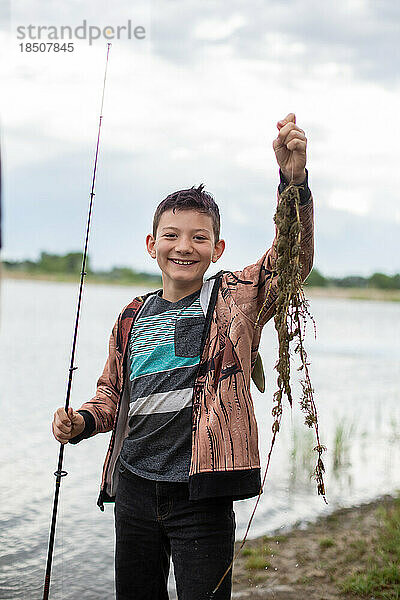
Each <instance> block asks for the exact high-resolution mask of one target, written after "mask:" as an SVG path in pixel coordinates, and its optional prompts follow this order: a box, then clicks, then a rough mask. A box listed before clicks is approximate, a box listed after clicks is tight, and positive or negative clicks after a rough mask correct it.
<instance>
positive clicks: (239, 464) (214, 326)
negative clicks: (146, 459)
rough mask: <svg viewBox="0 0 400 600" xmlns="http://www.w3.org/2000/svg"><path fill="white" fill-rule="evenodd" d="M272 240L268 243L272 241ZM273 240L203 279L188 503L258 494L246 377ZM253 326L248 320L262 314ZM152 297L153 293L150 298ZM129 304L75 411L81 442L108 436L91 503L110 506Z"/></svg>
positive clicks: (123, 398) (304, 244)
mask: <svg viewBox="0 0 400 600" xmlns="http://www.w3.org/2000/svg"><path fill="white" fill-rule="evenodd" d="M300 218H301V222H302V241H301V264H302V272H303V279H305V278H306V277H307V275H308V274H309V272H310V270H311V267H312V262H313V251H314V231H313V203H312V198H310V200H309V201H308V202H306V203H305V204H303V205H301V206H300ZM275 239H276V238H275ZM275 261H276V248H275V240H274V242H273V243H272V246H271V248H270V249H269V250H268V251H267V252H266V253H265V254H264V255H263V256H262V257H261V258H260V260H259V261H258V262H256V263H255V264H253V265H250V266H248V267H245V268H244V269H243V270H242V271H236V272H231V271H228V272H227V271H224V272H221V273H219V274H218V275H216V276H214V277H213V278H211V279H208V280H207V281H206V282H205V283H204V284H203V287H202V290H201V295H200V301H201V302H202V305H203V309H204V310H205V313H206V322H205V327H204V332H203V339H202V350H201V359H200V364H199V368H198V373H197V376H196V380H195V384H194V389H193V410H192V457H191V464H190V473H189V490H190V498H191V499H193V500H194V499H199V498H205V497H213V496H231V497H232V498H233V499H234V500H238V499H242V498H249V497H251V496H255V495H257V494H258V493H259V490H260V486H261V478H260V459H259V451H258V433H257V423H256V419H255V415H254V409H253V401H252V398H251V394H250V379H251V374H252V370H253V369H254V366H255V363H256V358H257V355H258V347H259V343H260V336H261V331H262V328H263V326H264V325H265V323H266V322H267V321H268V320H269V319H271V317H272V316H273V314H274V304H275V300H276V279H277V275H276V273H275V272H274V267H275ZM268 289H269V293H268V301H267V303H266V305H265V306H264V308H263V310H262V314H261V318H260V320H259V322H258V323H257V324H256V319H257V315H258V313H259V311H260V310H261V309H262V307H263V304H264V300H265V298H266V295H267V290H268ZM151 293H155V292H151ZM148 295H149V294H147V295H146V296H143V297H138V298H135V299H134V300H133V301H132V302H131V303H130V304H129V305H128V306H127V307H126V308H125V309H124V310H123V311H122V312H121V314H120V315H119V317H118V320H117V322H116V323H115V325H114V328H113V331H112V334H111V337H110V343H109V355H108V359H107V362H106V365H105V367H104V371H103V373H102V375H101V377H100V378H99V380H98V383H97V392H96V395H95V397H94V398H93V399H92V400H90V401H89V402H86V403H85V404H83V405H82V407H81V408H80V410H81V411H82V414H83V416H84V418H85V423H86V427H85V431H84V432H83V434H81V435H80V436H77V437H76V438H73V439H72V440H71V443H77V442H79V441H80V440H81V439H83V438H87V437H90V436H92V435H95V434H97V433H101V432H107V431H110V430H112V435H111V440H110V444H109V448H108V451H107V455H106V459H105V463H104V468H103V477H102V483H101V491H100V496H99V499H98V505H99V506H100V508H101V509H102V510H104V505H103V502H112V501H113V500H114V497H115V491H116V486H117V484H118V468H116V467H117V464H118V457H119V453H120V451H121V448H122V443H123V440H124V439H125V437H126V435H127V434H128V410H129V397H128V393H127V391H126V390H127V386H125V385H124V383H125V378H126V365H125V363H126V354H127V352H126V350H127V346H128V339H129V333H130V329H131V327H132V323H133V321H134V319H135V317H136V315H137V314H138V312H139V310H140V308H141V307H142V306H143V303H144V301H145V299H146V297H147V296H148Z"/></svg>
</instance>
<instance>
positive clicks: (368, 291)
mask: <svg viewBox="0 0 400 600" xmlns="http://www.w3.org/2000/svg"><path fill="white" fill-rule="evenodd" d="M2 276H3V278H4V279H27V280H28V279H30V280H33V281H35V280H36V281H61V282H70V283H77V282H78V281H79V275H70V274H67V273H35V274H32V273H28V272H24V271H15V270H9V269H6V268H5V267H4V266H3V268H2ZM86 281H87V283H101V284H107V285H135V286H139V287H143V288H145V289H147V288H148V289H152V288H157V287H161V278H160V283H159V284H157V283H153V282H149V281H148V280H146V279H143V280H141V279H137V280H136V279H135V281H134V282H133V281H132V280H131V279H124V278H119V279H113V278H111V277H106V276H100V275H92V274H89V275H88V276H87V278H86ZM305 293H306V296H307V297H308V298H310V299H312V298H344V299H348V300H379V301H384V302H400V290H380V289H375V288H341V287H333V286H332V287H331V286H330V287H310V286H305Z"/></svg>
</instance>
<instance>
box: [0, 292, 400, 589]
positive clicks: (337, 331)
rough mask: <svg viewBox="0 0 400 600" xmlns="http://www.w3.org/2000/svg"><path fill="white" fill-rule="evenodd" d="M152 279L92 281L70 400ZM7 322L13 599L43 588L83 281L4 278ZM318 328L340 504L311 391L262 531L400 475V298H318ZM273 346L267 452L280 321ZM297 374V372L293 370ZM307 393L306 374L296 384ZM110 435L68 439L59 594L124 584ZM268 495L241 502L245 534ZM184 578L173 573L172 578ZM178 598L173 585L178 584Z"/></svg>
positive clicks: (5, 407)
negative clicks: (56, 417) (110, 492)
mask: <svg viewBox="0 0 400 600" xmlns="http://www.w3.org/2000/svg"><path fill="white" fill-rule="evenodd" d="M142 291H143V290H139V289H133V288H128V287H112V286H100V285H99V286H90V285H88V286H87V287H86V289H85V292H84V302H83V310H82V319H81V327H80V333H79V339H78V350H77V356H76V364H77V365H78V367H79V370H78V371H77V372H76V373H75V376H74V383H73V390H72V397H71V406H73V407H74V408H78V407H79V406H80V404H81V403H82V402H83V401H85V400H86V399H88V398H90V397H92V396H93V393H94V390H95V384H96V380H97V377H98V375H99V374H100V372H101V370H102V367H103V363H104V361H105V357H106V352H107V343H108V336H109V332H110V330H111V327H112V325H113V323H114V321H115V319H116V316H117V314H118V312H119V310H120V308H121V307H122V306H124V305H125V304H127V303H128V302H129V301H130V299H131V298H132V297H133V296H134V295H136V294H137V293H140V292H142ZM1 296H2V302H1V314H0V318H1V323H0V340H1V349H0V353H1V356H0V381H1V387H0V391H1V416H2V419H1V424H0V428H1V444H2V449H1V453H0V472H1V479H2V485H1V492H0V493H1V516H0V598H2V599H6V600H11V599H14V598H15V599H16V598H26V599H29V600H36V599H38V600H39V599H40V598H42V589H43V578H44V571H45V565H46V556H47V544H48V534H49V525H50V517H51V510H52V503H53V493H54V481H55V478H54V476H53V472H54V471H55V469H56V465H57V457H58V451H59V444H58V443H57V442H56V441H55V440H54V438H53V437H52V434H51V421H52V415H53V412H54V410H55V409H56V408H57V407H58V406H62V405H63V404H64V402H65V390H66V378H67V370H68V366H69V355H70V347H71V341H72V326H73V321H74V314H75V304H76V297H77V286H76V285H72V284H68V283H51V282H39V281H37V282H33V281H12V280H5V281H3V282H2V290H1ZM311 312H312V313H313V315H314V318H315V321H316V323H317V330H318V331H317V339H316V340H314V338H313V331H312V326H311V327H310V328H309V331H308V334H307V338H306V348H307V349H308V354H309V358H310V361H311V367H310V372H311V379H312V382H313V386H314V388H315V399H316V403H317V407H318V412H319V418H320V434H321V441H322V443H323V444H325V445H326V446H327V447H328V451H327V452H326V453H325V455H324V459H325V466H326V470H327V473H326V487H327V499H328V502H329V504H328V506H326V505H325V504H324V503H323V500H322V498H321V497H318V496H317V494H316V491H315V484H314V482H313V481H310V472H311V471H312V468H313V461H314V456H313V454H314V453H313V452H312V448H313V446H314V445H315V443H314V440H313V437H312V434H311V431H310V430H309V429H308V428H306V427H305V426H304V425H303V424H302V422H303V419H302V414H301V412H300V408H299V405H298V403H297V404H295V405H294V406H293V410H292V411H291V410H290V409H289V408H288V407H286V408H285V412H284V415H283V427H282V430H281V432H280V433H279V437H278V441H277V443H276V446H275V449H274V452H273V456H272V462H271V466H270V471H269V475H268V478H267V483H266V486H265V490H264V493H263V495H262V497H261V501H260V504H259V506H258V509H257V512H256V516H255V519H254V522H253V525H252V529H251V532H250V537H252V536H253V537H254V536H258V535H261V534H266V533H270V532H272V531H275V530H278V529H282V531H284V530H285V529H287V528H290V527H291V526H293V524H295V523H297V522H306V521H307V520H312V519H314V518H315V517H316V516H318V515H321V514H326V513H327V512H330V511H332V510H333V509H335V508H337V507H338V506H349V505H353V504H357V503H361V502H364V501H367V500H370V499H372V498H374V497H376V496H379V495H381V494H384V493H390V492H393V491H395V490H396V489H399V488H400V469H399V464H400V463H399V459H400V385H399V381H400V304H395V303H393V304H391V303H383V302H382V303H380V302H372V301H371V302H369V301H362V302H360V301H348V300H343V299H323V298H319V299H315V300H313V301H312V302H311ZM260 350H261V354H262V357H263V360H264V365H265V371H266V376H267V390H266V392H265V394H260V393H258V392H257V390H255V389H253V398H254V403H255V408H256V415H257V419H258V424H259V436H260V449H261V455H262V463H263V466H265V462H266V456H267V453H268V448H269V443H270V440H271V424H272V420H271V417H270V412H271V406H272V395H273V392H274V391H275V387H274V386H275V381H276V373H275V371H274V369H273V368H274V364H275V361H276V353H277V342H276V337H275V331H274V328H273V324H272V322H271V323H269V324H268V325H267V326H266V327H265V329H264V333H263V339H262V345H261V348H260ZM294 377H295V378H296V377H297V372H296V371H294ZM295 389H296V390H297V396H296V397H297V398H298V397H299V395H298V386H297V387H296V386H295ZM108 439H109V434H106V435H98V436H96V437H95V438H92V439H90V440H88V441H84V442H83V443H81V444H79V445H78V446H76V447H72V446H68V445H67V446H66V449H65V461H64V468H65V469H66V470H67V471H68V472H69V475H68V477H66V478H64V479H63V481H62V485H61V494H60V503H59V513H58V524H57V536H56V545H55V553H54V561H53V572H52V585H51V598H53V599H61V598H62V599H65V600H76V599H77V598H80V599H87V600H98V599H99V597H100V596H99V589H100V590H101V598H102V599H105V600H106V599H111V598H113V595H114V584H113V577H114V573H113V555H114V529H113V527H114V524H113V508H112V505H107V506H106V510H105V512H104V513H102V512H100V511H99V509H98V508H97V506H96V500H97V495H98V489H99V483H100V475H101V467H102V464H103V458H104V455H105V451H106V448H107V445H108ZM254 502H255V499H250V500H245V501H240V502H236V503H235V511H236V520H237V539H240V537H241V536H242V535H243V533H244V530H245V528H246V524H247V520H248V518H249V516H250V514H251V511H252V509H253V506H254ZM172 589H173V581H172V576H171V590H172ZM171 597H174V593H173V591H171Z"/></svg>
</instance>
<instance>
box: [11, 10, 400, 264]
mask: <svg viewBox="0 0 400 600" xmlns="http://www.w3.org/2000/svg"><path fill="white" fill-rule="evenodd" d="M19 6H20V8H21V6H22V5H19ZM31 6H35V7H37V6H38V5H37V4H36V3H35V4H34V5H33V4H32V5H31ZM163 6H164V5H163ZM169 6H170V7H171V13H170V14H171V15H172V14H178V16H179V11H178V5H177V4H176V3H174V2H171V4H170V5H169ZM185 7H186V8H185V11H186V12H185V18H187V17H188V15H189V14H191V15H192V17H193V18H192V20H188V21H187V22H188V27H186V28H185V29H184V30H182V31H180V30H179V26H180V24H181V21H180V20H179V19H178V20H177V21H176V22H175V21H173V20H172V16H171V17H170V20H168V12H166V9H165V7H164V8H160V6H158V7H157V10H158V8H160V11H161V13H160V14H158V13H157V14H154V15H153V24H152V27H153V25H154V21H157V20H158V21H159V24H160V23H161V24H162V25H163V26H165V27H166V25H168V26H170V27H171V34H170V36H168V32H169V30H168V29H167V28H165V29H164V30H163V31H159V30H158V32H157V27H156V26H155V25H154V32H155V33H154V36H153V38H152V39H151V40H149V43H147V42H146V44H145V45H143V46H141V45H140V43H132V44H127V43H123V42H120V43H114V44H113V47H112V50H111V55H110V64H109V72H108V83H107V89H106V97H105V106H104V121H103V131H102V142H101V143H102V146H101V160H102V157H103V156H104V160H105V159H107V163H105V162H104V163H103V164H102V168H103V171H102V173H103V175H102V176H103V177H104V178H108V179H107V181H108V182H109V183H108V184H109V185H110V186H112V189H110V191H109V193H110V194H112V196H113V203H114V204H113V205H114V207H115V209H116V210H118V207H119V206H121V207H122V206H126V205H128V204H129V203H131V202H132V198H133V197H134V196H135V193H136V192H137V194H138V195H139V196H140V198H141V204H140V210H142V211H145V210H146V211H147V212H146V214H145V216H146V219H149V218H150V213H151V207H152V205H153V204H154V203H155V201H156V199H157V200H159V199H161V198H160V197H163V196H164V195H166V193H168V192H169V191H171V190H172V189H176V188H178V187H185V186H188V185H193V184H194V183H200V181H205V182H206V184H207V186H208V187H209V188H210V189H211V191H212V192H213V191H215V192H216V193H217V194H218V198H220V199H221V203H222V207H223V208H224V213H225V215H226V218H227V219H228V220H229V219H230V220H231V221H232V223H237V224H241V225H245V219H247V218H248V215H251V217H252V218H253V217H254V218H255V219H259V218H260V215H261V214H262V215H265V209H266V207H268V210H269V208H271V207H272V206H273V203H274V196H275V187H276V183H277V170H278V169H277V165H276V162H275V159H274V156H273V151H272V140H273V139H274V137H275V136H276V133H277V129H276V121H277V120H278V119H279V118H281V117H283V116H284V115H285V114H286V113H288V112H291V111H293V110H294V111H296V114H297V118H298V124H299V125H300V126H301V127H302V128H303V129H304V130H305V132H306V134H307V136H308V140H309V145H308V167H309V171H310V182H311V185H312V189H313V192H314V196H315V198H316V201H317V202H318V204H319V206H321V207H326V208H327V209H328V208H330V209H335V210H337V209H340V210H342V211H346V212H347V213H349V214H352V215H354V216H355V217H357V215H358V216H360V215H364V216H365V217H368V218H379V219H381V220H382V221H386V222H387V223H388V224H391V223H393V219H395V218H399V217H398V215H399V213H398V204H399V202H398V193H397V192H396V190H397V189H398V188H399V186H400V170H399V169H398V150H397V140H398V139H399V134H400V125H399V121H398V119H397V112H398V95H399V89H398V87H399V86H398V85H397V84H396V82H395V81H394V82H393V84H392V85H391V86H390V87H389V86H387V85H385V84H383V83H382V82H381V80H376V81H375V80H370V79H368V78H364V79H361V78H360V77H358V76H357V68H356V63H355V62H354V60H353V58H354V56H353V50H354V49H350V50H348V49H347V50H346V52H347V54H346V52H345V53H344V54H343V55H342V58H341V59H340V60H339V59H335V55H334V54H332V56H328V55H327V50H326V48H327V44H328V42H329V41H332V40H329V39H326V40H324V41H323V42H322V41H321V42H318V43H320V46H319V47H320V49H321V56H318V57H317V56H316V57H315V58H316V60H313V57H312V56H311V55H310V45H309V44H310V40H309V38H308V37H307V36H306V35H303V37H302V36H301V35H300V33H301V27H300V24H299V28H298V29H299V32H298V34H297V35H294V34H293V30H292V29H291V28H290V27H289V26H288V29H287V32H286V33H282V32H281V31H280V30H279V28H277V30H276V31H275V28H274V22H273V19H272V20H271V23H270V24H269V29H268V28H267V29H265V30H263V31H262V32H261V34H260V35H259V37H257V34H258V30H254V29H251V27H255V26H256V25H258V22H257V23H256V20H255V19H256V17H252V18H250V17H249V13H247V12H245V11H241V10H239V9H236V8H235V6H233V7H232V10H231V11H230V13H231V14H228V13H227V12H226V10H225V9H224V10H225V12H223V13H218V12H217V13H216V15H214V16H213V15H212V14H211V12H210V11H206V12H205V13H204V15H203V13H201V15H200V13H199V11H198V10H197V8H196V7H195V5H193V6H192V4H191V3H190V2H189V3H188V4H186V5H185ZM275 9H276V10H275ZM275 9H274V10H275V12H274V13H273V15H274V16H275V17H276V18H277V16H279V18H281V17H282V18H283V15H284V14H286V8H285V7H282V6H281V5H279V7H278V5H277V6H276V7H275ZM40 10H41V11H42V12H40V11H39V13H38V15H37V19H39V18H41V19H43V18H44V16H45V11H44V9H43V7H42V9H40ZM124 10H125V13H124ZM173 10H174V11H175V10H176V11H178V12H173ZM43 11H44V12H43ZM348 11H349V12H348V14H350V13H351V12H352V11H353V14H354V15H361V17H362V18H367V16H368V11H367V8H366V4H365V3H363V2H357V3H355V4H354V6H352V7H350V8H349V9H348ZM128 13H129V11H128V9H127V8H126V7H125V9H121V8H120V10H119V12H118V15H119V18H120V19H125V18H126V14H128ZM26 14H27V15H29V11H28V12H27V13H26ZM83 14H84V12H83V8H82V9H80V8H78V7H77V5H76V6H75V5H69V9H68V11H67V13H65V14H63V15H62V16H63V18H68V19H75V20H76V21H79V19H81V15H83ZM271 14H272V13H271ZM18 15H22V12H21V10H19V12H18ZM53 16H54V15H53ZM85 16H87V17H88V18H94V17H93V15H92V13H91V12H90V10H87V15H86V13H85ZM266 16H267V12H265V11H264V12H263V11H260V14H259V15H257V19H259V20H260V22H261V21H263V19H264V20H265V19H266ZM317 16H318V14H317V12H316V13H315V14H313V15H311V16H310V18H311V17H313V18H317ZM336 16H337V18H338V19H339V13H337V15H336ZM114 17H115V18H117V16H115V15H114ZM342 17H343V15H342V14H341V13H340V19H342ZM361 17H360V18H361ZM109 18H111V13H110V12H108V13H105V14H104V15H103V16H102V19H104V21H105V22H106V20H107V19H109ZM182 18H183V17H182ZM271 18H272V17H271ZM340 19H339V20H340ZM190 23H191V24H192V27H190V26H189V25H190ZM156 24H157V23H156ZM322 25H324V26H325V25H326V23H325V22H324V23H322V22H321V26H322ZM174 28H175V29H176V31H175V29H174ZM249 28H250V29H249ZM174 32H175V33H174ZM163 35H164V36H165V38H163ZM174 35H175V37H174ZM207 35H208V36H209V37H208V38H207ZM245 35H246V36H247V37H246V38H244V37H243V36H245ZM180 36H182V39H181V37H180ZM199 38H202V41H203V42H207V43H202V44H201V45H198V44H200V41H201V40H199ZM244 39H246V41H247V42H248V43H251V44H252V45H253V46H255V47H257V48H258V50H259V52H258V54H257V53H256V54H254V55H251V53H250V52H249V51H248V49H246V50H244V51H243V53H242V54H238V53H237V52H235V48H236V47H237V44H238V43H239V40H241V41H242V42H244ZM160 40H164V42H163V43H164V44H167V43H171V44H172V43H175V42H176V43H177V44H178V45H179V43H180V42H181V41H182V46H181V48H180V53H181V58H182V60H178V59H177V60H171V55H170V54H168V53H167V51H165V55H164V54H163V53H162V52H161V48H163V47H165V48H166V46H160V45H157V44H159V43H160ZM169 40H170V42H169ZM178 42H179V43H178ZM314 42H315V43H316V44H317V46H318V43H317V41H316V38H315V39H314ZM0 44H1V46H2V47H3V48H4V47H7V48H13V52H12V53H10V56H9V60H7V61H5V60H3V61H2V63H1V65H0V78H1V82H2V97H1V118H2V127H3V129H4V132H5V135H4V141H3V156H4V157H5V168H6V173H5V179H7V171H10V172H12V173H15V174H16V180H15V183H14V187H13V191H12V194H13V196H12V195H11V196H9V198H7V200H8V201H9V202H10V208H9V209H8V210H7V213H8V214H9V215H10V216H9V217H7V218H9V219H10V223H11V224H12V226H14V225H13V221H12V219H13V214H14V213H13V210H14V208H13V207H12V202H18V201H20V200H19V199H20V198H26V196H27V189H28V190H29V193H32V192H33V191H34V190H32V186H29V183H28V182H27V181H25V177H24V174H25V173H27V172H29V170H30V169H31V168H34V169H35V172H37V173H38V176H40V177H41V178H42V179H43V180H47V181H48V184H49V186H50V181H51V180H50V179H49V176H48V169H49V165H52V169H54V164H57V163H58V164H59V165H60V169H61V171H60V173H62V168H63V167H65V171H66V172H67V173H68V178H70V179H72V180H73V179H74V178H75V179H79V178H82V177H83V173H85V170H84V169H87V170H90V168H91V161H92V156H93V150H94V143H95V138H96V135H97V123H98V111H99V105H100V93H101V85H102V78H103V70H104V59H105V48H106V46H105V43H103V42H102V43H100V42H99V43H97V44H94V45H93V46H92V47H89V46H88V45H87V44H85V43H79V44H77V45H76V50H75V52H74V53H71V54H69V55H58V56H55V55H54V54H51V53H47V54H36V55H33V54H28V53H21V52H19V49H18V46H17V44H16V40H15V36H14V33H13V32H11V33H8V34H7V33H3V34H2V38H1V40H0ZM190 44H193V46H191V45H190ZM328 45H329V44H328ZM174 48H175V47H174ZM175 50H176V51H178V50H177V48H175ZM175 50H174V51H175ZM187 52H189V55H190V56H191V57H192V60H191V61H189V60H184V59H186V58H187V57H186V55H185V53H187ZM346 56H347V59H346ZM343 57H345V59H343ZM317 58H318V60H317ZM66 157H76V164H75V162H73V161H72V159H69V158H66ZM85 157H86V158H85ZM66 161H69V162H66ZM78 166H79V167H80V170H79V171H77V168H78ZM71 169H73V170H71ZM54 193H56V190H55V192H54ZM25 201H26V200H24V202H25ZM248 207H250V210H249V209H248ZM15 210H16V209H15ZM43 210H45V208H43ZM62 210H63V209H62V207H61V206H60V211H61V212H62ZM7 213H6V214H7ZM147 213H149V214H147ZM100 214H101V213H100ZM143 214H144V213H143ZM324 215H325V213H324ZM60 216H61V214H60ZM323 218H325V216H324V217H323ZM99 219H101V216H99ZM107 225H108V226H109V227H112V226H113V224H112V222H111V221H110V219H108V221H107ZM42 226H43V228H45V227H46V223H45V219H43V225H42ZM252 235H253V232H251V231H249V232H248V233H243V232H242V233H241V242H240V243H241V246H242V247H244V252H246V247H247V245H248V247H249V248H250V249H251V243H250V241H249V242H248V244H247V242H244V241H243V240H244V239H247V240H250V237H251V236H252ZM258 235H259V236H260V240H261V237H262V233H261V230H260V231H259V233H258ZM246 236H247V238H246ZM10 237H11V236H9V238H8V239H10ZM42 237H43V238H44V237H45V236H42ZM27 243H28V242H27ZM65 249H67V248H65ZM250 249H249V260H251V259H252V257H251V256H250V252H251V250H250ZM13 251H16V250H15V249H14V250H13ZM60 251H62V250H61V249H60ZM99 252H100V250H99Z"/></svg>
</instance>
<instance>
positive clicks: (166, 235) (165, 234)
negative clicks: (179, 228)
mask: <svg viewBox="0 0 400 600" xmlns="http://www.w3.org/2000/svg"><path fill="white" fill-rule="evenodd" d="M175 236H176V233H164V237H175Z"/></svg>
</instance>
